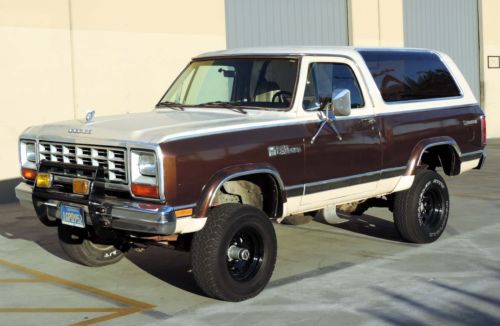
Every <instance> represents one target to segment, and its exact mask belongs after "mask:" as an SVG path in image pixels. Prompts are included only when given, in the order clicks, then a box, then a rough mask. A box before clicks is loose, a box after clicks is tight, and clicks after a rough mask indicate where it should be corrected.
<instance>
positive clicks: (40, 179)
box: [36, 173, 52, 188]
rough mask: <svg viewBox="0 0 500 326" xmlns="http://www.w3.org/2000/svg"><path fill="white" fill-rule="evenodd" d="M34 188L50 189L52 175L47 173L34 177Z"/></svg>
mask: <svg viewBox="0 0 500 326" xmlns="http://www.w3.org/2000/svg"><path fill="white" fill-rule="evenodd" d="M36 186H37V187H38V188H50V187H51V186H52V175H50V174H48V173H38V175H37V176H36Z"/></svg>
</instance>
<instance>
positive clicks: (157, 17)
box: [0, 0, 226, 197]
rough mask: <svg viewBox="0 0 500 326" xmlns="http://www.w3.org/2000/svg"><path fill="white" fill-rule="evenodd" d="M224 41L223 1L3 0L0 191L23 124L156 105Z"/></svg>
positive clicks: (13, 166) (14, 161)
mask: <svg viewBox="0 0 500 326" xmlns="http://www.w3.org/2000/svg"><path fill="white" fill-rule="evenodd" d="M225 40H226V38H225V18H224V0H210V1H205V0H184V1H175V2H174V1H164V0H144V1H133V0H15V1H14V0H0V44H1V50H0V63H1V73H0V87H1V89H2V91H1V95H0V112H1V114H2V118H1V119H0V147H1V148H2V154H1V160H0V192H4V191H6V190H5V189H3V187H2V181H5V180H8V179H11V178H16V177H18V176H19V166H18V154H17V142H18V136H19V134H20V133H21V132H22V131H23V130H24V129H25V128H26V127H28V126H30V125H35V124H43V123H47V122H53V121H59V120H66V119H73V118H75V117H83V115H84V113H85V112H86V111H88V110H91V109H93V110H96V114H97V115H109V114H116V113H123V112H134V111H135V112H136V111H146V110H151V109H152V108H153V107H154V104H155V103H156V102H157V101H158V100H159V98H160V97H161V96H162V95H163V92H164V91H165V90H166V88H167V87H168V85H169V84H170V83H171V82H172V80H173V79H174V78H175V77H176V75H177V74H178V73H179V72H180V70H181V69H182V68H183V67H184V66H185V65H186V64H187V63H188V62H189V60H190V58H191V57H192V56H194V55H196V54H199V53H200V52H205V51H211V50H216V49H223V48H225V47H226V41H225ZM2 195H3V194H2V193H0V197H2Z"/></svg>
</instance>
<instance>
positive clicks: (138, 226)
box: [15, 182, 179, 235]
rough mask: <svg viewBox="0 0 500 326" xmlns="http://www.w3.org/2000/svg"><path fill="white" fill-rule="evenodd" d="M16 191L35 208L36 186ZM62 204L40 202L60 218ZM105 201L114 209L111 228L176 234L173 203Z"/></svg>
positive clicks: (111, 215) (86, 212)
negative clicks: (34, 193) (168, 204)
mask: <svg viewBox="0 0 500 326" xmlns="http://www.w3.org/2000/svg"><path fill="white" fill-rule="evenodd" d="M15 190H16V197H17V199H19V201H20V203H21V205H22V206H23V207H26V208H31V209H34V206H33V197H32V195H33V187H32V186H30V185H28V184H26V183H24V182H21V183H20V184H19V185H18V186H17V187H16V189H15ZM60 203H61V202H60V201H57V200H48V201H46V202H42V203H41V204H43V205H45V206H46V207H47V214H48V215H49V216H51V217H53V218H60V216H59V204H60ZM105 204H106V205H108V206H109V207H110V208H111V210H110V214H109V215H110V217H111V218H110V222H111V225H110V226H109V227H110V228H112V229H118V230H125V231H131V232H143V233H152V234H163V235H169V234H174V233H176V225H177V219H176V217H175V209H174V208H173V207H171V206H166V205H158V204H151V203H148V204H140V203H136V202H131V201H128V200H118V199H113V200H109V201H106V203H105ZM71 205H73V204H71ZM83 208H84V211H85V220H86V222H87V224H89V225H91V224H92V221H91V219H90V218H89V213H88V209H86V208H85V207H83ZM177 231H179V230H177Z"/></svg>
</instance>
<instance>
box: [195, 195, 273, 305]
mask: <svg viewBox="0 0 500 326" xmlns="http://www.w3.org/2000/svg"><path fill="white" fill-rule="evenodd" d="M244 227H251V228H253V229H254V230H256V231H257V232H258V234H259V235H260V237H261V239H262V244H263V247H264V249H263V251H264V254H263V261H262V265H261V266H260V268H259V270H258V271H257V272H256V274H255V276H254V277H252V278H251V279H249V280H247V281H242V282H240V281H236V280H235V279H233V278H232V277H231V275H230V274H229V271H228V269H227V263H226V259H227V258H226V256H227V248H228V244H229V243H230V240H231V238H232V237H233V235H234V234H235V233H236V232H237V231H238V230H240V229H242V228H244ZM276 252H277V241H276V234H275V231H274V227H273V225H272V223H271V221H270V220H269V217H267V216H266V215H265V214H264V212H262V211H261V210H259V209H257V208H255V207H252V206H248V205H241V204H224V205H221V206H218V207H215V208H214V209H212V210H211V212H210V214H209V216H208V219H207V223H206V225H205V227H204V228H203V229H202V230H201V231H199V232H197V233H195V235H194V238H193V243H192V245H191V255H192V267H193V275H194V277H195V280H196V282H197V284H198V286H199V287H200V288H201V289H202V290H203V291H204V292H205V293H206V294H207V295H209V296H211V297H213V298H216V299H220V300H224V301H242V300H246V299H248V298H251V297H254V296H256V295H257V294H259V293H260V292H261V291H262V290H263V289H264V288H265V287H266V285H267V283H268V282H269V279H270V278H271V276H272V273H273V271H274V266H275V263H276Z"/></svg>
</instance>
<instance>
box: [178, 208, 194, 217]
mask: <svg viewBox="0 0 500 326" xmlns="http://www.w3.org/2000/svg"><path fill="white" fill-rule="evenodd" d="M191 215H193V209H192V208H187V209H180V210H178V211H175V217H186V216H191Z"/></svg>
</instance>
